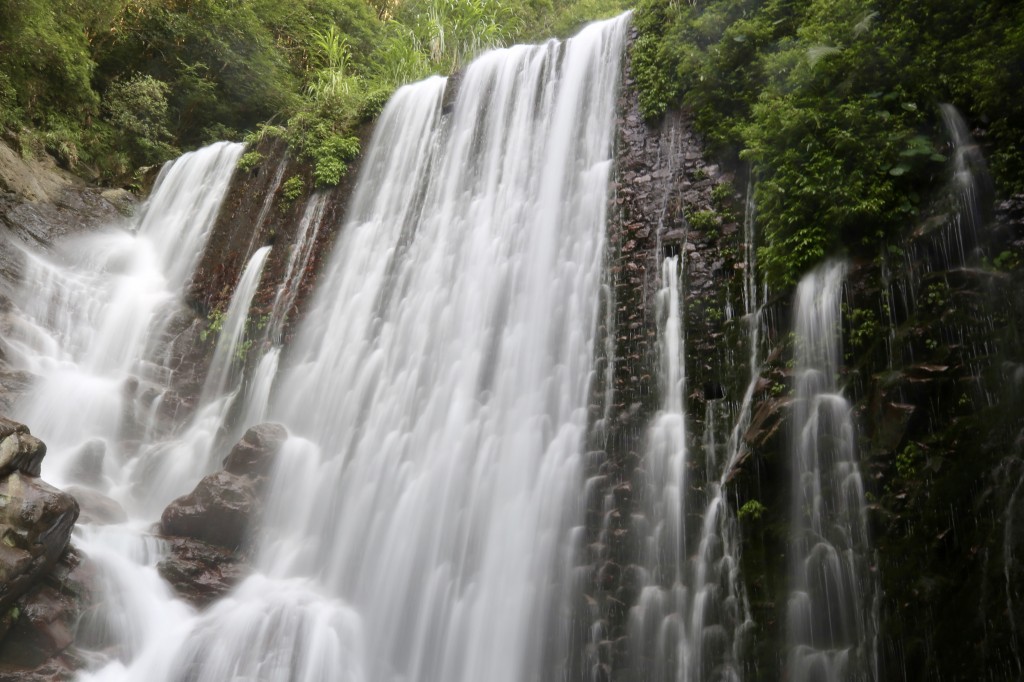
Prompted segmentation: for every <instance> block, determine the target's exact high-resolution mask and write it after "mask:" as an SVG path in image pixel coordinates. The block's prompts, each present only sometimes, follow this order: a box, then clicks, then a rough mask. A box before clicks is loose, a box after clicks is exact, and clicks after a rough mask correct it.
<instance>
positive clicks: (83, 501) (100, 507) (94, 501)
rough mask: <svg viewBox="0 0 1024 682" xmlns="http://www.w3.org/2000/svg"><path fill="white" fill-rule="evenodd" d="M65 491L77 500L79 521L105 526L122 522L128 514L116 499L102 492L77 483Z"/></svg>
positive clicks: (126, 518)
mask: <svg viewBox="0 0 1024 682" xmlns="http://www.w3.org/2000/svg"><path fill="white" fill-rule="evenodd" d="M65 491H66V492H67V493H68V494H69V495H71V496H72V497H73V498H75V500H76V501H77V502H78V507H79V509H80V510H81V511H80V514H79V516H78V520H79V522H81V523H92V524H95V525H98V526H105V525H108V524H111V523H124V522H125V521H127V520H128V514H127V513H126V512H125V510H124V507H122V506H121V505H120V504H118V502H117V501H116V500H113V499H111V498H109V497H107V496H106V495H104V494H103V493H100V492H97V491H95V490H92V489H90V488H83V487H82V486H78V485H70V486H68V487H67V488H66V489H65Z"/></svg>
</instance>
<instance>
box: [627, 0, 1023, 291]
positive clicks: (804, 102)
mask: <svg viewBox="0 0 1024 682" xmlns="http://www.w3.org/2000/svg"><path fill="white" fill-rule="evenodd" d="M635 23H636V25H637V27H638V29H639V34H640V35H639V38H638V40H637V41H636V43H635V46H634V48H633V60H634V61H633V63H634V71H635V75H636V79H637V82H638V86H639V88H640V102H641V106H642V108H643V110H644V113H645V115H646V116H648V117H649V118H657V117H659V116H661V115H662V114H663V113H664V112H665V110H666V109H667V108H668V107H673V106H685V107H687V108H688V109H689V110H690V111H691V112H692V115H693V116H694V118H695V122H696V124H697V126H698V128H699V129H700V130H701V131H702V132H703V133H704V134H705V136H706V138H707V140H708V142H709V143H710V144H711V146H712V147H713V148H715V150H716V151H718V152H719V153H721V154H723V155H724V156H726V157H732V158H733V159H744V160H748V161H750V162H751V163H752V164H753V167H754V170H755V172H756V173H757V176H758V178H759V183H758V185H757V190H756V194H757V196H756V199H757V203H758V217H759V222H760V225H761V229H762V230H763V232H764V234H765V238H764V239H763V240H762V243H764V244H765V246H764V247H762V248H761V249H760V251H759V255H760V257H761V263H762V265H763V266H764V270H765V272H766V274H767V277H768V279H769V282H770V283H771V284H773V285H776V286H785V285H788V284H792V283H793V282H794V281H795V280H796V278H797V277H799V275H800V274H801V273H802V272H803V271H804V270H806V269H807V268H809V267H810V266H812V265H813V264H814V263H815V262H817V261H818V260H820V259H821V258H822V257H823V256H825V255H827V254H830V253H834V252H836V251H840V250H843V249H847V250H850V251H853V252H855V253H857V252H863V253H865V254H867V253H871V252H872V251H877V249H878V248H879V246H880V244H881V243H883V242H884V241H885V240H887V239H891V238H892V237H894V236H895V234H896V232H897V231H898V230H899V229H900V228H901V227H902V226H904V225H906V223H907V220H908V219H909V218H911V217H913V216H914V215H915V214H916V212H917V211H918V207H919V206H920V204H921V203H922V202H923V201H924V199H925V198H926V197H925V193H926V191H927V189H928V188H929V187H932V186H934V185H935V182H936V180H937V179H941V177H943V175H944V174H945V173H946V172H947V167H946V165H945V164H944V163H943V162H944V160H945V156H944V152H945V151H947V149H946V148H947V146H948V142H947V136H946V134H945V131H944V130H943V127H942V124H941V117H940V114H939V109H938V105H939V104H940V103H943V102H949V103H952V104H954V105H955V106H956V107H957V108H959V109H960V110H961V111H962V112H964V114H965V116H966V117H967V118H968V120H969V121H970V123H971V125H972V126H974V127H975V128H976V129H977V131H976V132H977V133H978V134H979V136H980V138H981V140H982V141H983V142H984V143H985V144H986V145H987V146H988V155H989V158H990V159H991V166H992V170H993V174H994V175H995V179H996V182H997V185H998V187H999V188H1000V190H1001V191H1002V192H1004V193H1011V192H1019V191H1024V152H1022V150H1024V101H1022V99H1021V98H1020V96H1019V93H1020V92H1021V87H1022V85H1024V5H1020V4H1019V3H1003V2H998V1H997V0H937V1H936V0H928V1H925V0H910V1H904V0H871V1H870V2H861V1H860V0H809V1H805V2H796V1H795V0H709V1H707V2H700V3H694V4H691V3H679V2H674V1H670V0H642V2H641V3H640V6H639V8H638V11H637V14H636V17H635Z"/></svg>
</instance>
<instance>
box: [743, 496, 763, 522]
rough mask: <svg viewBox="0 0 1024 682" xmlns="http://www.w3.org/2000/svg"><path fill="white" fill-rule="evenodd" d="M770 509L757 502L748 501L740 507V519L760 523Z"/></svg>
mask: <svg viewBox="0 0 1024 682" xmlns="http://www.w3.org/2000/svg"><path fill="white" fill-rule="evenodd" d="M766 511H768V508H767V507H765V506H764V505H763V504H761V503H760V502H758V501H757V500H747V501H746V502H744V503H743V506H742V507H740V511H739V514H738V516H739V518H740V520H741V521H760V520H761V517H762V516H763V515H764V513H765V512H766Z"/></svg>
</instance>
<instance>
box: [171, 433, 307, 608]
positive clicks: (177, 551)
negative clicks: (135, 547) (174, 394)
mask: <svg viewBox="0 0 1024 682" xmlns="http://www.w3.org/2000/svg"><path fill="white" fill-rule="evenodd" d="M287 437H288V432H287V431H286V430H285V428H284V427H283V426H281V425H280V424H260V425H258V426H254V427H252V428H251V429H249V430H248V431H246V433H245V435H244V436H243V437H242V439H241V440H240V441H239V442H238V443H237V444H236V445H235V446H234V447H233V448H232V449H231V452H230V453H229V454H228V455H227V457H225V458H224V466H225V468H224V469H222V470H220V471H217V472H214V473H212V474H210V475H209V476H207V477H205V478H204V479H203V480H202V481H200V482H199V484H198V485H197V486H196V488H195V490H193V491H192V492H191V493H189V494H188V495H185V496H183V497H179V498H178V499H177V500H175V501H174V502H172V503H171V504H170V505H168V507H167V509H165V510H164V513H163V516H162V517H161V519H160V531H161V532H162V533H163V534H164V535H167V536H170V538H169V539H170V543H171V545H170V555H169V556H168V557H167V558H166V559H164V560H163V561H161V562H160V564H159V565H158V567H157V568H158V570H159V571H160V575H162V576H163V577H164V579H165V580H167V582H168V583H170V584H171V586H172V587H173V588H174V589H175V590H176V591H177V592H178V593H179V594H180V595H181V596H183V597H184V598H185V599H187V600H188V601H190V602H191V603H193V604H195V605H196V606H206V605H207V604H209V603H210V602H211V601H213V600H214V599H216V598H217V597H219V596H221V595H223V594H224V593H225V592H227V591H228V590H229V589H230V588H231V587H232V586H233V585H235V584H236V583H237V582H238V581H239V580H241V579H242V578H243V577H245V575H247V574H248V572H249V569H248V566H247V564H246V558H247V556H246V555H247V552H248V550H249V539H250V537H251V535H252V532H253V527H254V526H255V525H257V524H258V523H259V519H260V516H261V514H262V510H263V500H264V492H265V488H266V483H267V480H268V476H269V474H270V471H271V469H272V468H273V464H274V460H275V459H276V457H277V454H278V452H280V450H281V446H282V445H283V444H284V441H285V439H286V438H287Z"/></svg>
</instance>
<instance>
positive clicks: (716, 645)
mask: <svg viewBox="0 0 1024 682" xmlns="http://www.w3.org/2000/svg"><path fill="white" fill-rule="evenodd" d="M749 195H750V193H749V192H748V198H749ZM753 233H754V224H753V206H752V204H750V203H749V201H748V206H747V218H746V220H745V238H746V243H745V248H746V261H745V264H746V265H747V268H746V269H745V271H744V277H745V280H744V292H743V293H744V298H743V300H744V307H745V317H744V320H745V322H746V325H745V326H746V327H747V328H748V331H749V335H748V341H749V343H750V353H751V355H750V358H749V363H750V381H749V382H748V386H747V389H746V391H745V393H744V396H743V401H742V402H741V403H740V404H739V406H738V407H739V411H738V413H737V415H736V416H735V418H734V417H733V414H732V412H733V410H732V405H731V404H730V403H729V401H728V400H726V399H718V400H711V401H708V403H707V412H706V415H705V420H704V421H705V423H704V432H703V438H702V442H701V447H700V448H695V450H696V451H695V452H693V453H688V452H687V444H686V414H685V410H684V405H683V396H684V395H685V394H686V391H685V372H684V367H685V359H686V356H685V347H684V344H683V339H684V336H685V334H684V331H683V328H682V320H683V316H682V312H681V304H682V300H683V295H684V293H683V290H682V277H681V273H680V266H679V263H678V258H676V257H670V258H666V259H665V260H664V262H663V264H662V271H661V284H662V286H661V289H660V290H659V292H658V299H657V308H658V323H659V329H658V341H659V349H660V353H659V359H660V363H659V373H660V381H659V384H660V387H661V392H662V400H661V409H660V410H659V411H658V413H657V414H656V415H655V417H654V418H653V420H652V422H651V424H650V426H649V428H648V433H647V442H646V447H645V452H644V465H645V471H646V472H647V478H648V480H649V483H648V486H647V492H646V494H645V495H644V497H645V498H646V501H645V503H644V507H643V512H644V517H645V522H646V525H647V527H648V528H649V529H650V531H649V533H648V535H647V538H646V543H645V549H644V555H643V557H642V564H643V567H644V575H645V578H646V585H645V586H644V587H643V589H642V590H641V593H640V598H639V602H638V604H637V605H636V606H634V607H633V608H632V609H631V611H630V623H629V632H630V646H631V650H632V657H633V660H634V666H635V668H636V669H637V670H638V671H639V672H638V674H639V679H643V680H645V681H646V682H684V681H687V680H693V681H695V682H696V681H700V680H712V679H714V680H725V681H729V682H734V681H737V680H740V679H741V668H742V660H743V657H744V654H745V648H746V647H747V646H748V645H749V641H750V636H751V634H752V630H753V621H752V619H751V617H750V606H749V603H748V600H747V595H746V590H745V587H744V585H743V581H742V577H741V574H740V537H739V528H738V524H737V519H736V514H735V510H734V509H732V508H731V507H730V506H729V501H728V496H727V493H726V482H727V479H728V477H729V475H730V474H731V473H732V471H733V467H734V466H735V464H736V462H737V461H738V459H739V458H740V456H741V455H743V454H744V453H745V449H744V445H743V440H742V437H743V434H744V433H745V432H746V429H747V427H748V426H749V424H750V416H751V408H752V405H753V398H754V393H755V388H756V386H757V383H758V380H759V378H760V367H759V363H758V338H759V328H760V305H759V303H758V296H757V285H756V279H755V267H754V265H755V263H754V255H753V254H754V248H753ZM730 424H731V425H732V428H731V429H730V428H729V426H730ZM723 431H724V433H725V434H727V437H726V438H722V437H721V435H720V434H722V432H723ZM700 456H703V467H702V469H701V470H702V471H703V473H704V476H703V479H702V480H688V479H687V472H688V471H689V470H692V469H693V467H692V466H691V465H692V464H693V462H689V463H688V461H687V460H688V457H690V458H694V459H695V458H698V457H700ZM701 505H703V508H702V507H701ZM686 510H691V511H695V512H697V513H700V514H701V517H700V518H701V523H700V526H699V528H697V529H696V530H698V531H699V535H697V534H696V533H694V537H692V538H689V539H688V538H687V527H686V524H685V523H684V515H685V514H686V513H687V511H686ZM694 540H696V541H695V542H694Z"/></svg>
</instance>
